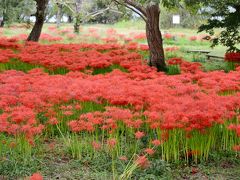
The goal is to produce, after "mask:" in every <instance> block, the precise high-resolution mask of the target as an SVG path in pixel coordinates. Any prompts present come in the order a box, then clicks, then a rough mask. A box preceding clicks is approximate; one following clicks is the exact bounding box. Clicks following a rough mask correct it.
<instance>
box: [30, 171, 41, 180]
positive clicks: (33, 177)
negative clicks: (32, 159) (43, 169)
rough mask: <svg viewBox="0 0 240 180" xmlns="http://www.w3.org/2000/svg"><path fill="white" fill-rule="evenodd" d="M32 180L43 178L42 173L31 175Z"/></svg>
mask: <svg viewBox="0 0 240 180" xmlns="http://www.w3.org/2000/svg"><path fill="white" fill-rule="evenodd" d="M30 180H43V177H42V175H41V174H40V173H34V174H33V175H32V176H31V177H30Z"/></svg>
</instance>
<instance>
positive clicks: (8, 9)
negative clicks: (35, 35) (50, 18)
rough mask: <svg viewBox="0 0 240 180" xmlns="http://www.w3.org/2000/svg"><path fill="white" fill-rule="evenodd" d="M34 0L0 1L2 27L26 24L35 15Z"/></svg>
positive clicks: (0, 22) (0, 23)
mask: <svg viewBox="0 0 240 180" xmlns="http://www.w3.org/2000/svg"><path fill="white" fill-rule="evenodd" d="M34 6H35V4H34V1H33V0H0V19H1V20H0V26H1V27H3V26H4V25H6V24H7V25H10V24H11V23H13V22H25V21H26V20H27V19H28V18H27V17H30V15H31V14H32V13H33V10H32V9H33V8H34Z"/></svg>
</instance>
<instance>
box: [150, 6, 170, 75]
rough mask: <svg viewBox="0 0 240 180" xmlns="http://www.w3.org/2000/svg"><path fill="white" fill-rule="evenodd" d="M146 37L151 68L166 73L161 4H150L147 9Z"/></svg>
mask: <svg viewBox="0 0 240 180" xmlns="http://www.w3.org/2000/svg"><path fill="white" fill-rule="evenodd" d="M146 17H147V22H146V35H147V41H148V46H149V51H150V59H149V64H150V66H154V67H156V68H157V69H158V71H166V70H167V66H166V63H165V57H164V49H163V39H162V34H161V31H160V28H159V18H160V8H159V4H158V3H155V4H149V5H148V6H147V8H146Z"/></svg>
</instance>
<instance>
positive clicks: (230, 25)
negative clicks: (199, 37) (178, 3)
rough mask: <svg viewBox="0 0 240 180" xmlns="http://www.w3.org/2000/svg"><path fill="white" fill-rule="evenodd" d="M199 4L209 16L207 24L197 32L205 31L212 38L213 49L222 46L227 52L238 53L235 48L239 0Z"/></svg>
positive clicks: (239, 21) (239, 20) (239, 23)
mask: <svg viewBox="0 0 240 180" xmlns="http://www.w3.org/2000/svg"><path fill="white" fill-rule="evenodd" d="M190 1H193V0H190ZM190 3H197V2H196V1H194V2H190ZM199 4H200V5H201V6H202V12H203V13H204V14H206V15H210V18H209V19H208V21H207V23H206V24H203V25H201V26H200V28H199V32H202V31H206V32H208V33H209V34H210V35H211V36H214V38H213V40H212V42H213V43H212V46H213V47H214V46H216V45H219V44H222V45H224V46H226V47H228V49H227V51H228V52H240V48H239V47H238V46H237V45H239V44H240V33H239V31H240V30H239V28H240V0H210V1H209V0H208V1H207V0H204V1H199ZM217 28H218V30H217ZM220 28H221V29H220ZM219 30H220V33H218V31H219Z"/></svg>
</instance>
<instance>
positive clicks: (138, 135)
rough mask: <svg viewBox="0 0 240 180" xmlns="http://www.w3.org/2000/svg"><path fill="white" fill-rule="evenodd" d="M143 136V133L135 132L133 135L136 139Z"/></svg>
mask: <svg viewBox="0 0 240 180" xmlns="http://www.w3.org/2000/svg"><path fill="white" fill-rule="evenodd" d="M143 136H145V134H144V132H141V131H137V132H136V133H135V137H136V138H137V139H141V138H142V137H143Z"/></svg>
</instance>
